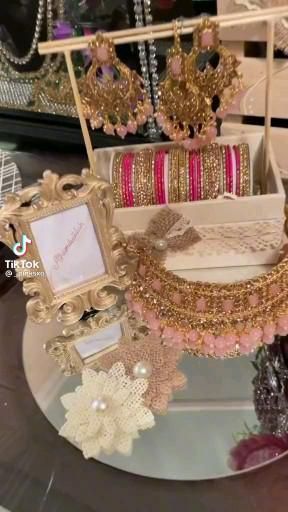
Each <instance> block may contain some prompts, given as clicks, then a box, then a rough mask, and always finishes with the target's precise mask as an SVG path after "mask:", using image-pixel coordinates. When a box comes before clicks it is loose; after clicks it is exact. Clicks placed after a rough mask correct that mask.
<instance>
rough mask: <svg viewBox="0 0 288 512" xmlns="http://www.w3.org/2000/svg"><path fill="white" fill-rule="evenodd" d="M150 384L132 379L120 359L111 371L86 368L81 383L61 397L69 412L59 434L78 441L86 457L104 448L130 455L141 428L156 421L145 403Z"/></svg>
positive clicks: (110, 451)
mask: <svg viewBox="0 0 288 512" xmlns="http://www.w3.org/2000/svg"><path fill="white" fill-rule="evenodd" d="M147 386H148V382H147V380H145V379H134V380H131V379H130V377H128V376H127V375H126V373H125V368H124V365H123V364H122V363H120V362H118V363H116V364H114V365H113V366H112V368H111V369H110V370H109V372H108V373H105V372H104V371H100V372H96V371H94V370H91V369H85V370H84V371H83V373H82V385H81V386H78V387H77V388H76V390H75V391H74V392H73V393H68V394H66V395H64V396H62V397H61V401H62V404H63V406H64V408H65V409H66V410H67V412H66V422H65V424H64V425H63V427H62V428H61V430H60V432H59V434H60V435H61V436H63V437H66V438H67V439H69V440H71V441H72V442H75V443H76V444H77V445H78V446H79V448H80V449H81V450H82V452H83V455H84V457H85V458H86V459H88V458H89V457H97V456H98V455H99V454H100V452H101V451H103V452H105V453H107V454H111V453H113V452H114V451H118V452H119V453H122V454H124V455H130V454H131V451H132V444H133V439H136V438H137V437H139V435H138V431H139V430H145V429H147V428H151V427H153V426H154V424H155V422H154V416H153V414H152V413H151V411H150V410H149V409H148V408H147V407H145V406H144V402H143V394H144V393H145V391H146V390H147Z"/></svg>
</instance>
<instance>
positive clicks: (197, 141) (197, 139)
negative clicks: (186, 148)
mask: <svg viewBox="0 0 288 512" xmlns="http://www.w3.org/2000/svg"><path fill="white" fill-rule="evenodd" d="M193 140H194V149H199V148H200V146H201V145H202V143H201V139H200V137H195V139H193Z"/></svg>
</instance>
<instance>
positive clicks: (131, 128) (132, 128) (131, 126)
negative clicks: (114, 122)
mask: <svg viewBox="0 0 288 512" xmlns="http://www.w3.org/2000/svg"><path fill="white" fill-rule="evenodd" d="M127 132H128V133H133V134H135V133H136V132H137V123H136V121H132V120H130V121H128V123H127Z"/></svg>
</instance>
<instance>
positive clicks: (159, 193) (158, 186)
mask: <svg viewBox="0 0 288 512" xmlns="http://www.w3.org/2000/svg"><path fill="white" fill-rule="evenodd" d="M164 159H165V151H163V150H160V151H157V153H156V155H155V161H154V176H155V181H154V184H155V198H156V204H164V203H165V192H164Z"/></svg>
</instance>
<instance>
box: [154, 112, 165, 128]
mask: <svg viewBox="0 0 288 512" xmlns="http://www.w3.org/2000/svg"><path fill="white" fill-rule="evenodd" d="M155 117H156V121H157V123H158V124H159V126H162V125H163V124H164V123H165V117H164V115H163V114H162V113H161V112H157V114H156V116H155Z"/></svg>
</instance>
